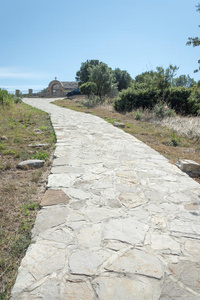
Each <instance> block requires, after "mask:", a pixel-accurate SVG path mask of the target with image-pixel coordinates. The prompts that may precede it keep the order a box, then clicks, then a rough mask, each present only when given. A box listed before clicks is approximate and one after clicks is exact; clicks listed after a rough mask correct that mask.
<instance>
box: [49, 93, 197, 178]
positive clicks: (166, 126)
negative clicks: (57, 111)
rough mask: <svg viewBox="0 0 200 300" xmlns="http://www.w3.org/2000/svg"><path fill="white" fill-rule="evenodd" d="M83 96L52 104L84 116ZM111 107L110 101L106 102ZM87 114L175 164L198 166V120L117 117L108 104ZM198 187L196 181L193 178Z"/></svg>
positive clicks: (146, 114) (142, 113)
mask: <svg viewBox="0 0 200 300" xmlns="http://www.w3.org/2000/svg"><path fill="white" fill-rule="evenodd" d="M82 102H83V96H82V97H81V98H79V97H78V96H77V97H76V98H75V99H73V100H68V99H64V100H56V101H55V102H54V104H56V105H59V106H62V107H66V108H69V109H74V110H76V111H80V112H85V111H86V110H87V109H86V108H85V106H84V104H82ZM108 103H110V100H109V101H108ZM90 112H91V113H92V114H95V115H97V116H99V117H101V118H103V119H104V120H107V121H108V122H110V123H114V122H115V121H118V122H122V123H124V124H125V125H126V127H125V128H124V129H123V130H125V131H126V132H127V133H129V134H131V135H134V136H135V137H136V138H138V139H139V140H141V141H142V142H144V143H146V144H147V145H149V146H150V147H151V148H153V149H155V150H156V151H158V152H159V153H160V154H162V155H163V156H165V157H166V158H167V159H168V160H169V161H170V162H171V163H173V164H175V163H176V162H177V160H178V159H191V160H195V161H196V162H198V163H200V118H199V117H182V116H175V117H171V118H164V119H158V118H157V117H156V116H155V114H154V113H152V112H151V111H148V110H136V111H133V112H131V113H118V112H116V111H115V110H114V108H113V106H112V105H110V104H106V103H105V104H103V105H99V106H96V107H94V108H90ZM195 180H197V181H198V182H199V183H200V179H199V178H195Z"/></svg>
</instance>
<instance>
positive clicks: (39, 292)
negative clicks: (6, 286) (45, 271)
mask: <svg viewBox="0 0 200 300" xmlns="http://www.w3.org/2000/svg"><path fill="white" fill-rule="evenodd" d="M60 285H61V282H60V281H59V279H56V278H49V279H47V280H45V282H44V283H43V284H41V285H39V287H38V288H35V289H34V288H33V289H32V290H31V288H30V293H29V295H30V296H31V297H33V298H30V299H34V300H37V299H48V300H55V299H59V298H60ZM23 297H24V295H22V296H21V298H20V299H23V300H24V299H26V298H23ZM27 300H29V298H27Z"/></svg>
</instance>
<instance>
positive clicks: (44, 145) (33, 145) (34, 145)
mask: <svg viewBox="0 0 200 300" xmlns="http://www.w3.org/2000/svg"><path fill="white" fill-rule="evenodd" d="M28 146H29V147H47V146H48V144H29V145H28Z"/></svg>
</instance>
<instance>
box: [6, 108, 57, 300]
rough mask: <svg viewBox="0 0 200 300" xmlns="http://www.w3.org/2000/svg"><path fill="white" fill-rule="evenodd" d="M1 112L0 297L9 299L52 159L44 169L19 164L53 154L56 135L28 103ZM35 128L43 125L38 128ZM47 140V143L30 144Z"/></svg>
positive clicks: (40, 114) (43, 116)
mask: <svg viewBox="0 0 200 300" xmlns="http://www.w3.org/2000/svg"><path fill="white" fill-rule="evenodd" d="M0 109H1V114H0V299H1V300H3V299H9V296H10V291H11V288H12V286H13V284H14V281H15V278H16V275H17V269H18V267H19V264H20V262H21V259H22V258H23V256H24V254H25V251H26V249H27V247H28V245H29V243H30V240H31V229H32V227H33V225H34V222H35V217H36V214H37V211H38V209H39V200H40V199H39V198H40V197H41V196H42V194H43V193H44V191H45V187H46V180H47V176H48V174H49V171H50V165H51V161H50V160H47V161H46V162H45V166H44V167H43V168H42V169H27V170H19V169H17V168H16V166H17V164H18V163H19V162H21V161H22V160H26V159H30V158H31V157H34V156H35V155H38V154H39V153H42V154H45V155H46V157H51V153H52V150H53V147H54V143H55V135H54V131H53V129H52V126H51V122H50V119H49V116H48V115H47V114H46V113H44V112H42V111H40V110H38V109H34V108H32V107H30V106H28V105H26V104H23V103H18V104H15V105H14V104H13V105H11V106H9V107H5V109H3V108H0ZM36 129H40V130H39V131H38V130H36ZM37 143H41V144H43V143H45V144H48V146H45V147H44V148H43V147H39V148H37V147H34V148H33V147H30V144H37Z"/></svg>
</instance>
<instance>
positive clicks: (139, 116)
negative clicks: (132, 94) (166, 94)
mask: <svg viewBox="0 0 200 300" xmlns="http://www.w3.org/2000/svg"><path fill="white" fill-rule="evenodd" d="M141 118H142V114H141V112H140V111H139V110H137V111H136V113H135V120H141Z"/></svg>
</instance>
